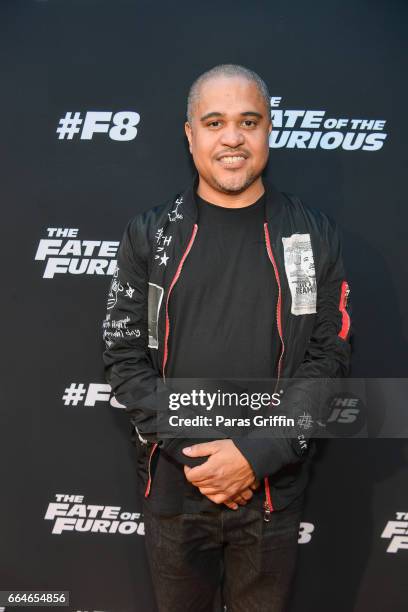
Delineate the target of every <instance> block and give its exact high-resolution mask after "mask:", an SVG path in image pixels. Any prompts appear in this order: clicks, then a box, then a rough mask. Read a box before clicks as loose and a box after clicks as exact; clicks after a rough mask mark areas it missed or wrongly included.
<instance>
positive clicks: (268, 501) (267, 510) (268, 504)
mask: <svg viewBox="0 0 408 612" xmlns="http://www.w3.org/2000/svg"><path fill="white" fill-rule="evenodd" d="M264 487H265V501H264V521H265V522H266V523H269V521H270V516H271V512H273V511H274V510H275V508H274V507H273V504H272V497H271V491H270V488H269V479H268V476H265V477H264Z"/></svg>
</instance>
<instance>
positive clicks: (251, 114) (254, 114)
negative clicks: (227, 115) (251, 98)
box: [200, 111, 263, 121]
mask: <svg viewBox="0 0 408 612" xmlns="http://www.w3.org/2000/svg"><path fill="white" fill-rule="evenodd" d="M240 114H241V117H258V119H262V117H263V115H262V114H261V113H258V112H257V111H244V112H243V113H240ZM223 115H224V113H220V112H218V111H212V112H211V113H206V114H205V115H203V116H202V117H200V121H206V120H207V119H209V118H210V117H222V116H223Z"/></svg>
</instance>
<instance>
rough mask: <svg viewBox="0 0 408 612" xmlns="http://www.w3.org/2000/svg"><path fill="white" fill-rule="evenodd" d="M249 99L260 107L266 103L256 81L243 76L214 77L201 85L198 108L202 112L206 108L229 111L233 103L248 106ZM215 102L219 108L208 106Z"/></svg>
mask: <svg viewBox="0 0 408 612" xmlns="http://www.w3.org/2000/svg"><path fill="white" fill-rule="evenodd" d="M247 101H250V102H251V103H252V104H256V105H257V106H260V107H263V105H264V100H263V98H262V95H261V93H260V92H259V90H258V88H257V86H256V84H255V83H253V82H252V81H249V80H248V79H245V78H243V77H221V76H220V77H213V78H211V79H209V80H206V81H204V82H203V83H202V84H201V86H200V89H199V92H198V100H197V110H198V109H200V112H203V111H204V112H205V111H206V110H213V111H219V112H227V111H228V109H229V108H231V105H234V106H242V107H243V108H244V107H246V106H247V104H246V102H247ZM214 104H215V105H218V106H219V108H215V107H214V108H211V109H209V108H207V107H209V106H214ZM221 106H222V107H223V108H221ZM245 110H247V109H246V108H245ZM257 110H258V109H257Z"/></svg>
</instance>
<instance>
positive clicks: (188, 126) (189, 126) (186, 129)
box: [184, 121, 193, 153]
mask: <svg viewBox="0 0 408 612" xmlns="http://www.w3.org/2000/svg"><path fill="white" fill-rule="evenodd" d="M184 131H185V133H186V136H187V140H188V148H189V149H190V153H192V152H193V151H192V148H191V137H192V134H191V132H192V130H191V125H190V124H189V122H188V121H186V122H185V124H184Z"/></svg>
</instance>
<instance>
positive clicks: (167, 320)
mask: <svg viewBox="0 0 408 612" xmlns="http://www.w3.org/2000/svg"><path fill="white" fill-rule="evenodd" d="M197 230H198V225H197V223H195V224H194V228H193V232H192V234H191V237H190V240H189V242H188V245H187V248H186V250H185V251H184V254H183V256H182V258H181V259H180V262H179V265H178V266H177V270H176V273H175V275H174V277H173V280H172V281H171V283H170V287H169V290H168V292H167V299H166V333H165V337H164V352H163V365H162V374H163V382H165V381H166V376H165V371H164V369H165V367H166V363H167V357H168V348H167V347H168V339H169V334H170V319H169V310H168V305H169V297H170V293H171V291H172V289H173V287H174V285H175V284H176V282H177V280H178V278H179V276H180V273H181V269H182V267H183V264H184V261H185V259H186V257H187V255H188V254H189V252H190V249H191V247H192V246H193V242H194V238H195V236H196V233H197ZM157 447H158V442H155V444H154V445H153V448H152V450H151V452H150V456H149V464H148V475H149V477H148V481H147V485H146V490H145V494H144V496H145V497H147V496H148V495H149V493H150V489H151V486H152V475H151V471H150V466H151V462H152V457H153V453H154V452H155V450H156V448H157Z"/></svg>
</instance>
